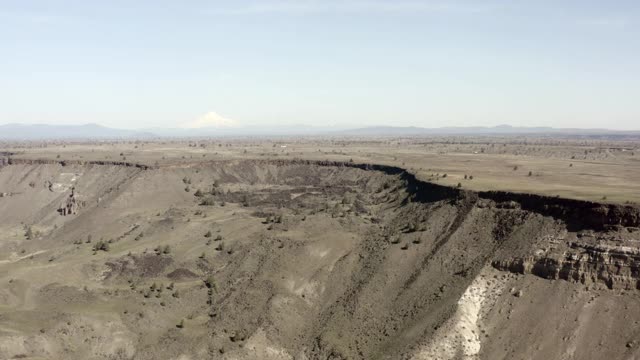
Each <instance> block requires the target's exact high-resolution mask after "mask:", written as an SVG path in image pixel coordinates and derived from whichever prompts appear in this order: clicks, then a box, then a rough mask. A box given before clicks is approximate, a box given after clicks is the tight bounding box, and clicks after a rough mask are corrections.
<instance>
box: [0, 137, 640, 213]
mask: <svg viewBox="0 0 640 360" xmlns="http://www.w3.org/2000/svg"><path fill="white" fill-rule="evenodd" d="M0 147H1V150H2V151H7V152H13V153H15V155H13V156H14V157H16V158H28V159H67V160H107V161H127V162H133V163H143V164H147V165H172V164H184V163H190V162H202V161H219V160H228V159H311V160H338V161H351V160H353V161H354V162H359V163H376V164H386V165H394V166H399V167H403V168H405V169H407V170H409V171H410V172H412V173H414V174H415V175H416V176H417V177H418V178H420V179H422V180H428V181H432V182H437V183H440V184H444V185H448V186H458V183H460V185H461V186H462V188H465V189H470V190H476V191H480V190H504V191H514V192H524V193H537V194H543V195H549V196H560V197H564V198H573V199H581V200H591V201H598V202H613V203H628V202H633V203H637V202H640V181H639V179H640V140H638V139H624V140H611V139H597V140H593V139H581V138H577V139H574V138H567V139H563V138H536V137H435V138H397V139H362V138H312V137H309V138H293V137H283V138H278V139H255V138H234V139H231V138H219V139H190V140H157V141H108V142H88V141H84V142H57V143H56V142H50V143H46V144H36V143H23V144H15V143H14V144H3V145H0ZM445 174H446V176H445ZM465 176H466V179H465Z"/></svg>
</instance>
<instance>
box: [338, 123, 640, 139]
mask: <svg viewBox="0 0 640 360" xmlns="http://www.w3.org/2000/svg"><path fill="white" fill-rule="evenodd" d="M340 134H343V135H353V136H426V135H639V134H640V131H619V130H608V129H574V128H564V129H563V128H552V127H516V126H511V125H498V126H493V127H484V126H472V127H441V128H423V127H414V126H410V127H395V126H375V127H365V128H359V129H350V130H344V131H340Z"/></svg>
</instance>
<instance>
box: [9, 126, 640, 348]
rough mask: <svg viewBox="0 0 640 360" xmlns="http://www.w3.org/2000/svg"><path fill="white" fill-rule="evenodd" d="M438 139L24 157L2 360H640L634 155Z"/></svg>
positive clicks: (589, 145)
mask: <svg viewBox="0 0 640 360" xmlns="http://www.w3.org/2000/svg"><path fill="white" fill-rule="evenodd" d="M437 140H438V141H436V140H435V139H431V140H425V139H398V140H394V141H390V140H376V141H374V140H366V141H364V140H360V141H344V140H340V141H338V140H327V139H303V140H300V139H298V140H294V139H279V140H277V141H275V140H255V139H236V140H234V141H231V140H217V141H214V140H207V141H204V140H203V141H195V140H192V141H190V142H189V141H173V142H170V141H166V142H146V143H145V142H124V143H123V142H121V143H111V142H107V143H99V144H89V143H65V144H62V143H58V144H56V143H48V144H40V145H39V146H36V145H35V144H11V145H10V146H6V147H5V148H4V149H2V150H1V151H2V152H3V153H4V155H2V156H3V157H5V158H7V159H8V158H11V159H14V161H6V162H5V163H6V165H5V166H1V167H0V194H2V197H0V359H180V360H187V359H296V360H297V359H336V360H337V359H601V358H611V359H633V358H636V357H639V356H640V350H639V348H640V342H638V340H637V339H638V338H639V337H638V336H639V335H640V301H638V300H640V298H639V296H640V293H638V290H637V289H638V287H639V285H638V284H640V274H638V272H637V270H636V269H637V264H638V263H640V250H639V249H638V241H639V240H640V239H638V234H640V231H638V224H640V218H638V216H637V214H638V213H637V210H636V207H635V206H633V205H629V204H626V205H628V206H624V205H625V203H627V202H635V201H638V200H639V199H638V198H637V197H638V190H639V185H638V183H637V181H634V179H635V178H634V177H636V176H637V175H638V174H637V173H638V172H640V169H639V167H638V166H637V156H638V155H636V153H635V151H636V150H635V148H633V144H629V143H627V142H610V141H608V142H604V141H598V142H596V141H593V140H589V141H586V140H563V141H560V140H557V139H538V140H535V142H534V141H533V140H531V139H528V140H526V141H527V144H526V145H525V144H524V143H522V141H525V140H522V139H515V140H514V139H492V140H491V141H489V140H487V139H473V138H468V139H465V140H464V141H462V140H460V141H458V143H446V141H453V140H451V139H449V140H447V139H437ZM488 141H489V144H488V145H487V144H486V142H488ZM623 150H624V151H623ZM585 151H586V152H585ZM300 159H306V160H313V161H301V160H300ZM325 160H338V161H342V162H326V161H325ZM359 163H375V164H382V165H385V164H386V165H395V166H398V167H399V168H404V169H408V171H409V172H408V173H405V172H402V171H400V170H397V169H398V168H391V167H378V168H373V167H359V166H355V165H356V164H359ZM135 164H138V165H140V164H144V165H146V166H128V165H135ZM571 164H572V165H571ZM634 165H635V166H634ZM147 166H148V167H147ZM516 166H517V169H516ZM529 171H531V172H532V175H531V176H529V175H528V173H529ZM436 174H438V175H437V176H436ZM444 174H447V176H446V177H443V175H444ZM412 175H415V176H416V178H415V179H414V178H412ZM464 175H467V179H466V180H465V179H464ZM470 176H473V179H470ZM458 183H461V184H460V185H461V186H460V187H458V186H457V184H458ZM440 185H448V186H450V187H447V186H440ZM492 189H500V190H513V191H522V192H532V193H539V194H543V195H550V197H549V201H550V202H549V204H552V200H551V199H555V196H556V195H560V196H561V197H568V198H577V199H588V200H598V201H599V202H600V203H604V204H602V205H600V204H595V205H594V204H591V203H584V206H586V207H587V208H586V210H584V209H583V210H581V211H586V213H587V214H591V213H589V212H590V211H591V212H593V214H594V216H593V217H592V218H590V219H591V221H590V222H586V221H585V222H584V223H582V224H580V223H579V222H578V223H577V222H576V221H575V218H574V217H571V215H570V214H571V213H572V212H573V211H574V210H576V209H571V208H569V207H567V208H562V209H560V210H562V211H556V210H557V208H555V207H553V209H556V210H554V211H546V212H545V211H544V210H540V208H539V207H535V208H534V207H533V206H531V204H527V203H526V202H523V201H522V200H518V201H500V200H496V199H492V198H488V197H483V196H482V195H481V194H479V193H477V192H475V191H474V190H492ZM604 196H606V199H604V200H603V199H602V198H603V197H604ZM514 199H516V198H514ZM517 199H519V198H517ZM554 204H556V203H554ZM580 204H582V203H580ZM610 204H617V205H611V207H608V206H609V205H610ZM553 206H559V205H557V204H556V205H553ZM581 206H582V205H581ZM590 207H593V209H592V208H590ZM545 209H546V208H545ZM602 214H605V215H606V216H601V215H602ZM594 224H595V225H594Z"/></svg>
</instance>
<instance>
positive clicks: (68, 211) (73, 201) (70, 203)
mask: <svg viewBox="0 0 640 360" xmlns="http://www.w3.org/2000/svg"><path fill="white" fill-rule="evenodd" d="M83 206H84V201H82V200H80V199H78V197H77V196H76V192H75V188H71V194H69V197H67V198H66V200H65V202H64V203H63V204H62V205H61V206H60V208H58V212H59V213H60V215H62V216H67V215H75V214H77V213H78V211H79V210H80V209H81V208H82V207H83Z"/></svg>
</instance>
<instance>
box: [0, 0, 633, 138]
mask: <svg viewBox="0 0 640 360" xmlns="http://www.w3.org/2000/svg"><path fill="white" fill-rule="evenodd" d="M639 19H640V4H637V3H635V2H633V1H617V2H615V3H612V2H607V3H605V2H599V1H593V0H591V1H566V2H562V3H559V2H553V1H547V0H543V1H526V2H512V1H484V0H481V1H458V0H441V1H435V0H434V1H415V0H399V1H377V0H363V1H358V0H344V1H338V0H325V1H312V0H300V1H291V0H265V1H233V2H231V1H213V2H205V1H190V2H182V3H175V2H169V1H154V2H151V1H139V2H135V3H130V2H125V1H113V2H108V3H96V2H85V1H75V0H74V1H66V2H64V5H62V4H61V3H56V4H54V3H50V2H46V1H20V2H12V3H7V2H5V3H2V4H0V40H2V45H1V46H2V51H3V53H4V54H10V56H3V57H2V58H1V59H0V68H1V69H2V72H1V74H2V76H1V80H2V81H0V96H1V97H2V98H3V100H4V101H3V105H4V106H3V107H2V108H0V124H7V123H18V124H34V123H38V124H54V125H58V124H69V125H81V124H86V123H96V124H100V125H103V126H107V127H111V128H119V129H147V128H200V127H210V126H213V127H219V128H231V129H233V128H238V127H244V128H246V127H273V126H294V125H304V126H313V127H331V126H333V127H336V128H360V127H370V126H416V127H425V128H439V127H467V126H496V125H501V124H509V125H512V126H527V127H554V128H583V129H589V128H601V129H612V130H638V129H639V128H638V125H637V124H638V123H639V121H638V120H639V119H640V103H639V102H638V101H637V100H636V99H635V97H636V94H638V93H640V81H639V80H640V71H639V69H640V67H639V66H638V64H639V63H640V44H639V43H638V41H637V38H638V35H640V34H639V31H638V20H639Z"/></svg>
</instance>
